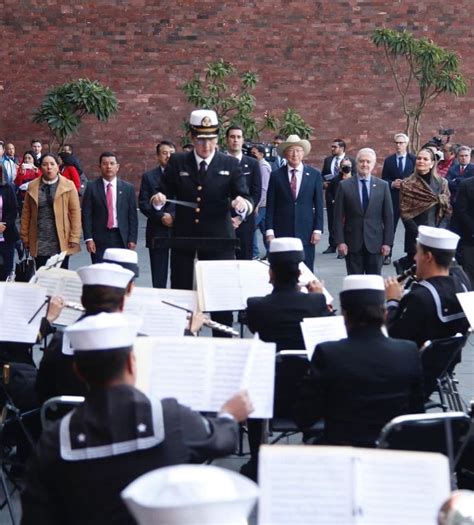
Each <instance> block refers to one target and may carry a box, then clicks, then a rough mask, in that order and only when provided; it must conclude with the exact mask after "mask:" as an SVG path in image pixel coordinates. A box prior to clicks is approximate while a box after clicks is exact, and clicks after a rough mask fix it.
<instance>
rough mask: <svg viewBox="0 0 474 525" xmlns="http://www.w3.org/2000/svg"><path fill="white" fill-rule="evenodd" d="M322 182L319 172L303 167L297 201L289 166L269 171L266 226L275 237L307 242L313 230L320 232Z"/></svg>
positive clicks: (321, 221) (321, 222) (321, 227)
mask: <svg viewBox="0 0 474 525" xmlns="http://www.w3.org/2000/svg"><path fill="white" fill-rule="evenodd" d="M323 226H324V219H323V182H322V178H321V172H320V171H319V170H317V169H315V168H311V167H310V166H307V165H304V166H303V178H302V180H301V187H300V190H299V192H298V197H297V198H296V201H294V200H293V195H292V194H291V188H290V181H289V178H288V167H287V166H284V167H282V168H280V169H278V170H276V171H272V174H271V176H270V182H269V183H268V191H267V214H266V216H265V227H266V229H267V230H274V231H275V237H299V238H300V239H301V241H302V242H303V244H309V242H310V239H311V234H312V233H313V231H314V230H321V231H323Z"/></svg>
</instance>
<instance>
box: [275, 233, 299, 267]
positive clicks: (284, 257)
mask: <svg viewBox="0 0 474 525" xmlns="http://www.w3.org/2000/svg"><path fill="white" fill-rule="evenodd" d="M268 260H269V262H270V264H279V263H282V262H283V263H286V262H288V263H300V262H301V261H303V260H304V250H303V243H302V242H301V239H298V238H296V237H278V238H276V239H273V240H272V241H271V242H270V248H269V250H268Z"/></svg>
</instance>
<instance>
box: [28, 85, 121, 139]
mask: <svg viewBox="0 0 474 525" xmlns="http://www.w3.org/2000/svg"><path fill="white" fill-rule="evenodd" d="M117 110H118V102H117V98H116V96H115V93H114V92H113V91H112V90H111V89H110V88H109V87H107V86H103V85H102V84H101V83H100V82H98V81H97V80H89V79H87V78H85V79H84V78H80V79H79V80H75V81H73V82H67V83H66V84H61V85H60V86H57V87H55V88H53V89H51V90H50V91H48V93H47V94H46V96H45V98H44V100H43V103H42V104H41V106H40V107H39V108H38V109H37V110H36V111H35V112H34V114H33V122H35V123H37V124H46V125H47V126H48V128H49V131H50V133H51V141H50V148H51V147H52V145H53V144H55V143H57V145H58V148H60V147H61V146H62V145H63V144H64V142H66V140H67V138H68V137H69V136H70V135H72V134H73V133H74V132H75V131H76V130H77V128H78V127H79V125H80V124H81V122H82V120H83V118H84V117H85V116H86V115H94V116H95V117H96V118H97V119H98V120H100V121H102V122H106V121H107V120H108V119H109V118H110V116H111V115H113V114H114V113H116V112H117Z"/></svg>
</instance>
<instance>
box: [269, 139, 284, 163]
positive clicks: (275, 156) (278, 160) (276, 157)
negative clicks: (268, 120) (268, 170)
mask: <svg viewBox="0 0 474 525" xmlns="http://www.w3.org/2000/svg"><path fill="white" fill-rule="evenodd" d="M284 140H285V137H284V136H283V135H275V137H274V139H273V142H272V146H273V149H272V152H273V160H272V162H271V166H272V171H275V170H277V169H279V168H281V167H282V166H286V159H285V158H284V157H282V156H281V155H280V154H279V152H278V147H279V146H280V144H281V143H282V142H284Z"/></svg>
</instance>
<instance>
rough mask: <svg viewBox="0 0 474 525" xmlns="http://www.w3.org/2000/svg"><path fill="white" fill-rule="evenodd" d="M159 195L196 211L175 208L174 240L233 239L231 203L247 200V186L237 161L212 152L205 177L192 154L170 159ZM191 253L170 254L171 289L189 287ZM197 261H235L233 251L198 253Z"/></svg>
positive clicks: (185, 251) (192, 249) (192, 255)
mask: <svg viewBox="0 0 474 525" xmlns="http://www.w3.org/2000/svg"><path fill="white" fill-rule="evenodd" d="M162 191H163V193H164V194H165V195H166V196H167V197H168V198H170V199H178V200H182V201H188V202H193V203H196V204H197V208H189V207H184V206H176V217H175V220H174V224H173V232H172V235H173V236H174V237H209V238H224V239H232V238H235V232H234V229H233V226H232V221H231V205H230V202H231V200H233V199H235V197H237V196H239V195H240V196H241V197H243V198H244V199H247V200H249V202H250V203H252V201H251V199H250V198H249V190H248V188H247V183H246V181H245V178H244V176H243V174H242V170H241V169H240V166H239V161H238V160H237V159H236V158H234V157H231V156H229V155H224V154H223V153H220V152H218V151H216V152H215V153H214V157H213V158H212V161H211V163H210V164H209V166H208V167H207V170H206V171H205V173H200V169H199V167H198V166H197V161H196V157H195V155H194V152H189V153H177V154H175V155H172V156H171V158H170V160H169V162H168V165H167V166H166V170H165V173H164V177H163V179H162ZM195 251H196V250H195V249H194V248H190V249H186V248H184V249H172V250H171V286H172V288H178V289H184V290H191V289H192V287H193V273H194V255H195ZM197 252H198V258H199V259H201V260H219V259H235V250H234V248H233V247H232V248H229V247H213V246H209V248H208V249H198V250H197Z"/></svg>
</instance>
